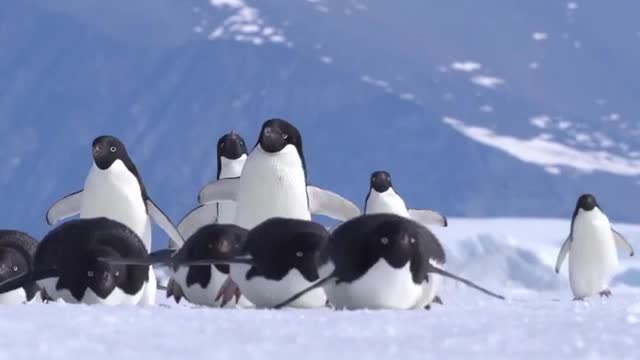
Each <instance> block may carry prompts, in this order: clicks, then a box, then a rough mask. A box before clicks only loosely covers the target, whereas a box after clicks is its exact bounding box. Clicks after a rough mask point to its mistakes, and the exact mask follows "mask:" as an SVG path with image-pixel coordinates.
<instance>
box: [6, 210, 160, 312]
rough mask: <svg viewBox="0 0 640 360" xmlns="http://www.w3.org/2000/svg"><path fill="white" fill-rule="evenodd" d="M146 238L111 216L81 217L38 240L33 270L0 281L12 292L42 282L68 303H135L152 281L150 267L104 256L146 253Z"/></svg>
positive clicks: (44, 287) (50, 292)
mask: <svg viewBox="0 0 640 360" xmlns="http://www.w3.org/2000/svg"><path fill="white" fill-rule="evenodd" d="M146 254H147V250H146V248H145V245H144V243H143V242H142V240H141V239H140V237H139V236H138V235H137V234H136V233H134V232H133V231H132V230H131V229H129V227H127V226H125V225H123V224H121V223H119V222H117V221H114V220H110V219H107V218H93V219H77V220H71V221H69V222H66V223H64V224H62V225H60V226H58V227H57V228H55V229H53V230H52V231H51V232H49V233H48V234H47V235H46V236H45V237H44V239H42V241H41V242H40V244H39V245H38V247H37V249H36V252H35V256H34V262H33V269H32V270H31V271H29V272H26V273H24V274H22V275H20V276H18V277H14V278H12V279H10V280H7V281H4V282H3V283H1V284H0V293H7V292H9V291H13V290H15V289H18V288H20V287H23V286H25V284H29V283H32V282H37V283H38V284H39V285H40V286H41V287H42V288H43V289H44V291H46V295H47V296H48V297H50V298H52V299H54V300H58V299H62V300H64V301H65V302H67V303H82V304H104V305H123V304H124V305H135V304H138V303H139V302H140V299H141V298H142V296H143V292H144V290H145V288H146V285H147V282H148V281H149V271H148V269H147V268H145V267H139V266H125V265H117V264H116V265H113V264H108V263H106V262H103V261H102V260H100V258H101V257H110V258H120V257H125V258H128V257H143V256H145V255H146Z"/></svg>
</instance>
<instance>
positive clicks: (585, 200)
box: [576, 194, 600, 212]
mask: <svg viewBox="0 0 640 360" xmlns="http://www.w3.org/2000/svg"><path fill="white" fill-rule="evenodd" d="M599 207H600V206H599V205H598V202H597V201H596V197H595V196H593V195H591V194H583V195H581V196H580V197H579V198H578V202H577V203H576V212H578V210H580V209H582V210H584V211H591V210H593V209H595V208H599Z"/></svg>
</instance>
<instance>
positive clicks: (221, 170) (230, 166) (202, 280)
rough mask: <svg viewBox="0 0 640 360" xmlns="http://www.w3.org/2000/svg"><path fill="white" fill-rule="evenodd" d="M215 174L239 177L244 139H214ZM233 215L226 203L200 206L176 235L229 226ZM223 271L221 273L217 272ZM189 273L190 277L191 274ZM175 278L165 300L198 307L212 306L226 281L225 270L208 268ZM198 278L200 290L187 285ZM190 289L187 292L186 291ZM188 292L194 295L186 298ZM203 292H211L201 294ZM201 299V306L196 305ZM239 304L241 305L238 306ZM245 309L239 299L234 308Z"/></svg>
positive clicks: (184, 272) (227, 136) (244, 155)
mask: <svg viewBox="0 0 640 360" xmlns="http://www.w3.org/2000/svg"><path fill="white" fill-rule="evenodd" d="M216 148H217V152H218V154H217V158H218V171H217V175H216V179H217V180H220V179H227V178H232V177H239V176H240V174H241V172H242V167H243V166H244V162H245V161H246V160H247V146H246V144H245V141H244V139H243V138H242V137H241V136H240V135H238V134H237V133H235V132H233V131H232V132H231V133H229V134H225V135H223V136H222V137H221V138H220V139H218V144H217V147H216ZM235 211H236V204H235V203H234V202H230V201H223V202H215V203H212V204H207V205H200V206H199V207H197V208H195V209H194V210H192V211H191V212H189V213H188V214H187V215H186V216H185V217H184V218H183V219H182V220H181V221H180V222H179V223H178V231H179V232H180V234H181V235H182V237H183V238H185V239H189V238H190V237H191V236H192V235H193V234H194V233H195V232H196V231H197V230H198V229H200V228H201V227H202V226H205V225H208V224H212V223H218V224H232V223H233V220H234V217H235ZM221 269H224V270H225V271H220V270H221ZM192 271H193V274H192ZM175 274H176V276H177V277H175V278H174V277H172V278H171V279H170V280H169V283H168V284H167V297H168V298H170V297H173V299H174V300H175V301H176V302H177V303H179V302H180V300H181V299H182V297H186V298H187V299H188V300H189V301H190V302H192V303H194V304H198V305H212V303H211V302H212V300H213V299H214V298H216V297H217V294H218V291H219V290H220V287H221V286H222V284H223V283H224V281H225V279H226V278H227V277H228V274H229V270H228V266H224V265H220V266H218V267H216V266H211V268H210V270H207V269H206V268H203V267H198V268H183V269H178V271H176V272H175ZM194 276H198V277H199V278H198V280H197V281H196V283H198V284H201V285H202V287H201V288H198V287H197V286H195V287H194V286H190V285H187V283H186V281H187V277H188V278H190V279H193V277H194ZM190 289H191V290H190ZM191 291H194V293H192V294H190V292H191ZM203 291H209V292H214V293H213V295H211V294H206V296H205V295H204V294H202V292H203ZM199 299H203V302H199ZM241 303H242V304H241ZM240 304H241V305H242V306H249V305H250V303H249V302H248V301H247V300H246V299H244V298H242V299H240V300H239V301H238V305H240Z"/></svg>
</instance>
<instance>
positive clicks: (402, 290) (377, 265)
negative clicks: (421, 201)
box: [276, 214, 504, 310]
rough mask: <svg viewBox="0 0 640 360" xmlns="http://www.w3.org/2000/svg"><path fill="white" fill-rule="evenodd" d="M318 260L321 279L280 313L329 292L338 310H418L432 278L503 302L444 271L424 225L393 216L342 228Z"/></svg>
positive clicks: (441, 257)
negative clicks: (304, 298)
mask: <svg viewBox="0 0 640 360" xmlns="http://www.w3.org/2000/svg"><path fill="white" fill-rule="evenodd" d="M318 258H319V259H320V262H321V263H322V264H323V265H322V266H321V267H320V270H319V272H320V274H321V275H322V276H323V277H322V279H320V280H319V281H317V282H316V283H315V284H313V285H311V286H309V287H308V288H306V289H304V290H302V291H300V292H299V293H297V294H296V295H294V296H293V297H291V298H289V299H288V300H287V301H284V302H282V303H280V304H278V305H277V306H276V308H279V307H282V306H286V305H288V304H290V303H291V302H294V301H297V300H298V299H299V298H300V297H301V296H304V295H305V294H307V292H309V291H314V290H317V289H318V288H324V289H325V291H326V295H327V298H328V300H329V303H330V304H331V305H333V306H334V307H335V308H337V309H349V310H355V309H397V310H408V309H415V308H416V304H418V303H420V302H421V301H422V298H423V286H422V285H423V283H424V282H425V281H426V280H427V276H428V274H430V273H435V274H439V275H441V276H445V277H449V278H452V279H454V280H456V281H460V282H463V283H464V284H466V285H468V286H471V287H473V288H475V289H477V290H480V291H482V292H484V293H485V294H488V295H490V296H493V297H496V298H499V299H504V298H503V297H502V296H500V295H496V294H494V293H492V292H490V291H488V290H485V289H483V288H481V287H479V286H478V285H475V284H473V283H472V282H470V281H469V280H466V279H463V278H461V277H459V276H456V275H454V274H451V273H449V272H447V271H445V270H443V269H442V268H441V266H439V265H444V263H445V253H444V250H443V248H442V245H441V244H440V242H439V241H438V239H437V238H436V237H435V236H434V235H433V234H432V233H431V232H430V231H429V229H427V228H426V227H424V226H423V225H421V224H419V223H417V222H415V221H413V220H411V219H407V218H405V217H403V216H398V215H394V214H373V215H363V216H359V217H357V218H354V219H351V220H349V221H347V222H345V223H343V224H341V225H339V226H338V227H337V228H336V229H335V231H334V232H333V233H331V235H330V236H329V240H328V245H327V246H326V247H325V250H324V251H323V252H321V253H320V255H319V256H318ZM325 259H327V260H325ZM436 264H438V265H436ZM327 274H328V275H327Z"/></svg>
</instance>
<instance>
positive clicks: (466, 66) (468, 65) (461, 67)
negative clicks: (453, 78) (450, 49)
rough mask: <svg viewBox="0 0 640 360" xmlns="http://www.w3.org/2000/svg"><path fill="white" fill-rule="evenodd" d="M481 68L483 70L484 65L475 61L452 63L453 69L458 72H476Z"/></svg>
mask: <svg viewBox="0 0 640 360" xmlns="http://www.w3.org/2000/svg"><path fill="white" fill-rule="evenodd" d="M480 68H482V65H481V64H479V63H477V62H473V61H463V62H460V61H455V62H453V63H451V69H453V70H456V71H463V72H474V71H476V70H480Z"/></svg>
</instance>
